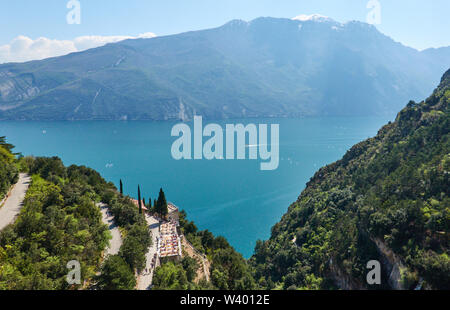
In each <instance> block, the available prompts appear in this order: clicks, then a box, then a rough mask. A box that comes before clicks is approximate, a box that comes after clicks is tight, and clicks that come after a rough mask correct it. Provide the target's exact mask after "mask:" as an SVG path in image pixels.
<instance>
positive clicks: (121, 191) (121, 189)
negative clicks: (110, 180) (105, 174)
mask: <svg viewBox="0 0 450 310" xmlns="http://www.w3.org/2000/svg"><path fill="white" fill-rule="evenodd" d="M120 195H123V183H122V179H120Z"/></svg>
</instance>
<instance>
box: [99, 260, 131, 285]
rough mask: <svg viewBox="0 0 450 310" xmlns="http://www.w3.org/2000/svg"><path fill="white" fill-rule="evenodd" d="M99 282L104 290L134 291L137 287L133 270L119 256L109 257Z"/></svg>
mask: <svg viewBox="0 0 450 310" xmlns="http://www.w3.org/2000/svg"><path fill="white" fill-rule="evenodd" d="M97 280H98V281H97V285H98V287H99V288H100V289H102V290H132V289H134V287H135V286H136V279H135V278H134V273H133V270H132V269H131V268H130V266H129V265H128V264H127V263H126V261H125V260H124V259H123V258H122V257H120V256H118V255H112V256H108V258H107V259H106V260H105V262H104V263H103V266H102V268H101V274H100V276H98V279H97Z"/></svg>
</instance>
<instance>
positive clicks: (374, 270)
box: [366, 260, 381, 285]
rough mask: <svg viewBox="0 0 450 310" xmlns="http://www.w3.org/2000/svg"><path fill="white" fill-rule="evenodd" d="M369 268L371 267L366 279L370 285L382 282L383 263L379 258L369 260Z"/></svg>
mask: <svg viewBox="0 0 450 310" xmlns="http://www.w3.org/2000/svg"><path fill="white" fill-rule="evenodd" d="M366 268H367V269H371V270H370V271H369V272H368V273H367V277H366V281H367V284H369V285H374V284H381V264H380V262H379V261H377V260H371V261H369V262H367V266H366Z"/></svg>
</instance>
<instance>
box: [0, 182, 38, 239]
mask: <svg viewBox="0 0 450 310" xmlns="http://www.w3.org/2000/svg"><path fill="white" fill-rule="evenodd" d="M30 183H31V177H30V176H29V175H28V174H25V173H21V174H20V175H19V181H18V182H17V183H16V184H15V185H14V187H13V189H12V190H11V192H10V194H9V196H8V197H7V198H6V200H5V202H4V204H3V206H2V207H0V230H2V229H3V228H5V227H6V226H8V225H9V224H11V223H13V222H14V220H15V218H16V216H17V215H18V214H19V212H20V209H22V206H23V200H24V198H25V194H26V193H27V190H28V187H29V186H30Z"/></svg>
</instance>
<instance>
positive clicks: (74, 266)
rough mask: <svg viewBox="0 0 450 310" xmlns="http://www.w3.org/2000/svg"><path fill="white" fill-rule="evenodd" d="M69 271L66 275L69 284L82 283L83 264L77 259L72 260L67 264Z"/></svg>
mask: <svg viewBox="0 0 450 310" xmlns="http://www.w3.org/2000/svg"><path fill="white" fill-rule="evenodd" d="M66 267H67V269H69V272H68V273H67V276H66V281H67V283H68V284H69V285H73V284H81V265H80V262H79V261H77V260H71V261H70V262H68V263H67V265H66Z"/></svg>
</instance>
